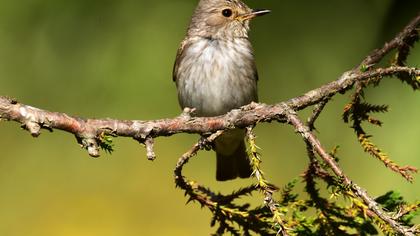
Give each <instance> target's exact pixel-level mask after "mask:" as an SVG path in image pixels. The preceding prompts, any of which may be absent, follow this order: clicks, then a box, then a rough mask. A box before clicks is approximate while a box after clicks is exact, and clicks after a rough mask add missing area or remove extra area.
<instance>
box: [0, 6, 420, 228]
mask: <svg viewBox="0 0 420 236" xmlns="http://www.w3.org/2000/svg"><path fill="white" fill-rule="evenodd" d="M196 2H197V1H195V0H178V1H172V0H159V1H145V0H120V1H111V0H101V1H99V0H88V1H86V0H83V1H82V0H73V1H56V0H54V1H53V0H21V1H10V0H9V1H7V0H0V95H8V96H11V97H14V98H17V99H18V100H19V101H21V102H23V103H26V104H30V105H33V106H37V107H41V108H44V109H48V110H53V111H61V112H66V113H68V114H73V115H77V116H83V117H92V118H94V117H98V118H99V117H112V118H119V119H157V118H164V117H174V116H176V115H178V114H179V113H180V109H179V107H178V103H177V99H176V89H175V84H174V83H173V82H172V78H171V73H172V65H173V61H174V57H175V53H176V50H177V47H178V45H179V42H180V41H181V40H182V39H183V37H184V34H185V30H186V27H187V25H188V22H189V18H190V16H191V14H192V11H193V9H194V7H195V5H196ZM247 3H248V5H250V6H251V7H254V8H268V9H271V10H272V13H271V14H269V15H267V16H264V17H261V18H258V19H256V20H255V22H253V23H252V26H251V27H252V32H251V36H250V37H251V40H252V42H253V45H254V49H255V54H256V58H257V65H258V69H259V74H260V82H259V91H260V92H259V93H260V100H261V101H262V102H265V103H275V102H279V101H283V100H285V99H288V98H291V97H295V96H297V95H300V94H302V93H304V92H305V91H307V90H309V89H312V88H316V87H318V86H320V85H322V84H324V83H326V82H329V81H331V80H334V79H336V78H337V77H338V76H339V75H340V74H341V73H343V72H344V71H346V70H349V69H351V68H352V67H354V66H355V65H357V64H358V63H359V62H360V61H361V60H362V58H363V57H364V56H365V55H367V53H368V52H369V51H371V50H372V49H374V48H376V47H379V46H381V45H382V44H383V43H384V42H385V40H388V39H390V37H392V36H393V35H394V34H395V33H396V32H398V31H399V30H400V29H401V27H402V26H403V25H404V24H406V23H407V22H408V20H409V19H411V18H412V17H413V16H414V15H415V14H416V12H418V11H419V9H420V1H390V0H354V1H268V0H264V1H252V0H249V1H247ZM419 61H420V45H418V47H417V48H416V49H414V50H413V53H412V56H411V57H410V65H413V66H420V63H419ZM366 98H367V99H368V100H369V101H371V102H373V103H379V104H382V103H384V104H389V105H390V106H391V111H390V113H389V114H380V115H379V116H378V117H379V118H381V119H382V120H383V121H384V122H385V123H384V127H383V128H369V129H368V130H369V131H370V132H371V133H372V134H373V135H374V137H373V140H374V141H376V143H377V144H379V145H380V146H381V147H384V149H385V151H386V152H387V153H389V154H390V155H391V157H392V159H393V160H394V161H396V162H397V163H399V164H401V165H408V164H410V165H414V166H417V167H420V158H419V155H420V149H419V145H418V143H419V141H420V125H419V123H418V120H419V119H418V117H419V116H420V110H419V109H418V107H419V106H418V104H419V101H420V93H418V92H417V93H414V92H413V91H412V90H411V89H410V88H409V87H408V86H405V85H402V84H401V83H400V82H398V81H396V80H393V79H387V80H386V81H384V82H383V83H382V84H381V86H380V87H379V88H375V89H369V90H368V92H367V93H366ZM348 100H349V95H348V94H346V95H339V96H336V97H335V98H334V99H333V101H332V102H331V103H329V105H328V106H327V108H326V110H325V112H324V113H322V115H321V117H320V119H319V123H318V126H317V127H318V130H319V134H318V135H319V137H320V139H321V141H322V142H323V144H324V145H325V146H326V147H327V148H328V149H330V148H333V147H334V146H335V145H340V152H339V156H340V157H341V165H342V167H343V169H344V170H345V171H346V172H347V173H348V174H349V175H350V177H351V178H352V179H353V180H354V181H356V182H357V183H359V184H360V185H361V186H362V187H364V188H366V189H368V191H369V193H370V194H371V195H373V196H378V195H380V194H383V193H384V192H386V191H388V190H391V189H394V190H398V191H400V192H401V193H402V194H403V195H404V196H405V197H406V198H407V199H408V200H416V199H419V196H420V184H419V181H418V180H415V182H414V183H413V184H410V183H407V182H406V181H404V179H402V178H401V177H400V176H399V175H397V174H395V173H393V172H391V171H389V170H387V169H385V168H384V167H383V165H382V164H381V163H380V162H379V161H377V160H375V159H374V158H371V157H369V156H368V155H366V154H364V153H363V151H362V150H361V148H360V147H359V145H358V144H357V140H356V137H355V135H354V133H353V131H352V130H351V129H349V128H348V126H349V125H348V124H344V123H343V122H342V120H341V112H342V109H343V107H344V105H345V103H346V101H348ZM303 114H307V113H303ZM0 132H1V135H0V147H1V158H0V188H1V191H0V235H8V236H18V235H26V236H38V235H39V236H41V235H42V236H67V235H78V236H84V235H102V236H120V235H125V236H134V235H209V234H210V232H213V229H211V228H210V224H209V222H210V217H211V215H210V213H209V212H208V211H207V210H202V209H200V207H199V206H198V205H197V204H189V205H185V202H186V200H187V199H186V198H185V197H184V196H183V192H182V191H180V190H179V189H175V187H174V180H173V169H174V165H175V163H176V160H177V158H178V157H179V156H180V155H181V154H182V153H183V152H184V151H186V150H187V149H188V148H189V147H190V146H191V145H192V144H193V142H194V141H196V140H197V136H196V135H176V136H173V137H170V138H159V139H157V143H156V152H157V155H158V158H157V160H156V161H154V162H150V161H147V160H146V157H145V151H144V149H143V148H142V147H141V146H140V145H139V144H137V143H136V142H135V141H134V140H131V139H127V138H118V139H116V140H115V148H116V152H115V153H113V154H112V155H108V154H104V153H103V155H102V157H101V158H99V159H94V158H90V157H88V155H87V153H86V152H85V151H84V150H82V149H81V148H79V147H78V146H77V144H76V140H75V138H74V137H73V136H72V135H69V134H66V133H63V132H60V131H55V132H54V133H52V134H51V133H48V132H47V131H44V133H43V134H42V135H41V137H40V138H38V139H34V138H32V137H31V136H30V135H29V134H28V133H27V132H24V131H22V130H20V128H19V126H18V124H15V123H11V122H1V123H0ZM256 132H257V135H258V140H257V142H258V145H259V146H260V147H261V148H262V154H263V160H264V162H263V169H264V170H265V172H266V173H267V177H268V178H269V179H270V180H272V182H274V183H275V184H277V185H279V186H282V185H284V184H286V183H287V182H289V181H290V180H292V179H293V178H295V177H297V176H298V175H299V174H301V173H302V171H303V170H304V169H305V167H306V163H307V157H306V156H305V147H304V144H303V142H302V141H301V139H300V138H299V137H298V136H297V135H296V134H295V133H294V132H293V130H292V129H291V128H290V127H288V126H286V125H283V124H276V123H272V124H261V125H259V126H258V128H257V130H256ZM185 174H186V175H187V176H190V178H191V179H194V180H197V181H199V182H200V183H204V184H206V185H208V186H210V187H212V188H213V189H215V190H217V191H219V190H220V191H222V192H229V191H231V190H233V189H235V188H237V187H238V186H239V185H246V184H249V183H252V180H236V181H231V182H228V183H220V182H216V181H215V158H214V154H213V153H211V152H203V153H201V154H200V155H199V158H197V159H195V160H194V161H192V162H191V163H190V164H189V165H188V166H187V168H186V170H185ZM416 177H418V176H416ZM250 201H252V202H254V203H258V202H261V201H262V197H261V196H258V195H256V196H254V198H253V199H250Z"/></svg>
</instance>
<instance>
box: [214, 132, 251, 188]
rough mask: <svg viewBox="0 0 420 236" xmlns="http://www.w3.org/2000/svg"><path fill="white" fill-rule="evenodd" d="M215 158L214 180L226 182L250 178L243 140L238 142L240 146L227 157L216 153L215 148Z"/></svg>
mask: <svg viewBox="0 0 420 236" xmlns="http://www.w3.org/2000/svg"><path fill="white" fill-rule="evenodd" d="M216 157H217V159H216V180H218V181H226V180H231V179H235V178H237V177H240V178H248V177H250V176H251V173H252V168H251V165H250V163H249V159H248V154H247V152H246V147H245V142H244V141H243V139H241V140H240V144H239V145H238V146H237V148H236V149H235V150H234V152H232V153H230V154H228V155H226V154H223V153H222V152H220V151H218V149H217V146H216Z"/></svg>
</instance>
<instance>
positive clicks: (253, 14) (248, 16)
mask: <svg viewBox="0 0 420 236" xmlns="http://www.w3.org/2000/svg"><path fill="white" fill-rule="evenodd" d="M270 12H271V11H270V10H264V9H255V10H252V11H251V12H250V13H246V14H243V15H240V16H239V17H238V18H239V19H240V20H250V19H252V18H255V17H257V16H262V15H265V14H268V13H270Z"/></svg>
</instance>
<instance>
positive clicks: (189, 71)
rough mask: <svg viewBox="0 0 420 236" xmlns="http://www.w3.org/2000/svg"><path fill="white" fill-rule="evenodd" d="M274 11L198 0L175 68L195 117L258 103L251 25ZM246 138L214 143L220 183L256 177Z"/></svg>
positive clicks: (233, 134)
mask: <svg viewBox="0 0 420 236" xmlns="http://www.w3.org/2000/svg"><path fill="white" fill-rule="evenodd" d="M269 12H270V11H269V10H252V9H251V8H249V7H248V6H246V5H245V4H244V3H243V2H241V1H240V0H200V1H199V3H198V6H197V8H196V9H195V12H194V14H193V16H192V19H191V23H190V25H189V27H188V31H187V35H186V37H185V39H184V40H183V41H182V42H181V46H180V47H179V49H178V53H177V55H176V60H175V65H174V69H173V80H174V81H175V82H176V86H177V89H178V100H179V103H180V105H181V107H182V108H186V107H188V108H195V113H194V114H195V115H196V116H218V115H222V114H225V113H227V112H229V111H230V110H232V109H234V108H239V107H241V106H243V105H246V104H249V103H251V102H257V101H258V96H257V80H258V74H257V69H256V66H255V61H254V55H253V49H252V46H251V43H250V42H249V39H248V31H249V22H250V20H251V19H253V18H254V17H256V16H260V15H264V14H266V13H269ZM244 137H245V131H244V130H243V129H234V130H230V131H227V132H225V133H223V134H222V135H221V136H220V137H218V138H217V139H216V140H215V143H214V150H215V151H216V156H217V161H216V162H217V170H216V179H217V180H219V181H223V180H230V179H235V178H236V177H238V176H239V177H241V178H247V177H249V176H250V175H251V172H252V169H251V166H250V162H249V159H248V155H247V152H246V146H245V142H244Z"/></svg>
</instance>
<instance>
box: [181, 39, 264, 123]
mask: <svg viewBox="0 0 420 236" xmlns="http://www.w3.org/2000/svg"><path fill="white" fill-rule="evenodd" d="M184 50H185V51H184V56H183V57H182V61H181V62H180V63H179V66H178V72H177V78H178V79H177V86H178V96H179V101H180V103H181V106H182V107H190V108H196V113H197V115H199V116H214V115H220V114H224V113H226V112H228V111H230V110H231V109H233V108H238V107H240V106H242V105H246V104H248V103H250V102H252V101H256V100H257V90H256V89H257V88H256V83H257V78H256V71H255V66H254V58H253V54H252V48H251V46H250V43H249V42H248V40H247V39H245V38H238V39H233V40H223V41H221V40H211V39H204V38H197V39H196V40H193V41H192V43H191V44H189V45H187V47H186V48H185V49H184Z"/></svg>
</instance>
